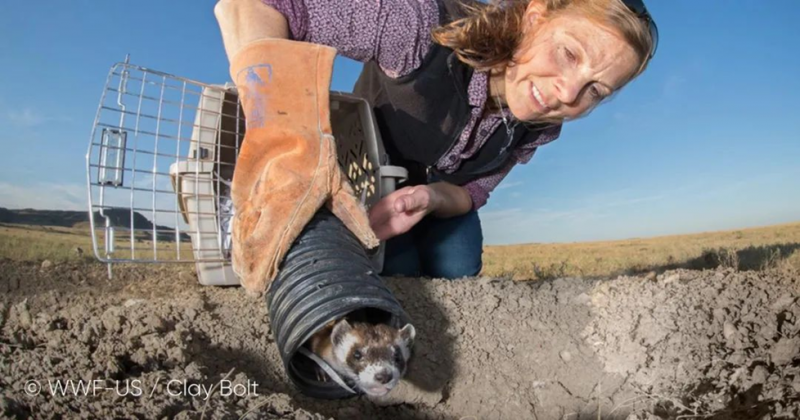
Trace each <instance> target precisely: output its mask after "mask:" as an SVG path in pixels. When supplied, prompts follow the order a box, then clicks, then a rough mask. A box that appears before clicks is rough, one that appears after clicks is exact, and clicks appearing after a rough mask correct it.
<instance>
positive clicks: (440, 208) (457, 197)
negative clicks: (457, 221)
mask: <svg viewBox="0 0 800 420" xmlns="http://www.w3.org/2000/svg"><path fill="white" fill-rule="evenodd" d="M428 187H430V189H431V190H432V191H433V196H434V197H435V198H434V203H433V206H432V211H431V213H432V214H433V215H434V216H436V217H441V218H448V217H455V216H460V215H462V214H465V213H467V212H469V211H470V210H472V197H471V196H470V194H469V191H467V189H466V188H464V187H460V186H458V185H454V184H451V183H449V182H444V181H439V182H434V183H431V184H428Z"/></svg>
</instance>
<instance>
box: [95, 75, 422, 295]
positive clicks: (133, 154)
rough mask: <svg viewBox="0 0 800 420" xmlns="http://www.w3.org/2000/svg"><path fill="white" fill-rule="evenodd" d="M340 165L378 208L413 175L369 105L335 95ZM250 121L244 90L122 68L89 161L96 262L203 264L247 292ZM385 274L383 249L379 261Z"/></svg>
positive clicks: (202, 270) (207, 281) (206, 277)
mask: <svg viewBox="0 0 800 420" xmlns="http://www.w3.org/2000/svg"><path fill="white" fill-rule="evenodd" d="M330 102H331V104H330V107H331V126H332V129H333V134H334V136H335V137H336V142H337V147H338V159H339V164H340V165H341V167H342V168H343V169H344V172H345V173H346V175H347V177H348V178H349V179H350V181H351V183H352V185H353V188H354V190H355V192H356V194H357V196H359V197H361V199H362V202H364V204H365V205H366V206H367V207H368V208H369V207H370V206H372V205H374V204H375V203H376V202H377V201H378V200H379V199H380V198H381V197H383V196H385V195H386V194H388V193H390V192H392V191H394V189H395V185H396V184H397V183H399V182H402V180H404V179H405V178H406V176H407V171H406V170H405V169H404V168H401V167H396V166H390V165H389V161H388V156H387V155H386V153H385V152H384V149H383V145H382V143H381V141H380V134H379V131H378V128H377V125H376V123H375V118H374V115H373V113H372V109H371V107H370V105H369V103H368V102H367V101H366V100H364V99H362V98H358V97H356V96H354V95H350V94H346V93H340V92H331V95H330ZM244 134H245V124H244V114H243V113H242V110H241V106H240V104H239V102H238V96H237V94H236V90H235V88H234V87H232V86H230V85H225V86H219V85H210V84H205V83H200V82H197V81H193V80H189V79H185V78H182V77H178V76H173V75H170V74H167V73H162V72H159V71H155V70H150V69H146V68H143V67H139V66H136V65H132V64H129V63H127V62H126V63H117V64H115V65H114V66H112V68H111V70H110V72H109V74H108V79H107V81H106V84H105V87H104V89H103V93H102V96H101V99H100V105H99V106H98V109H97V115H96V117H95V122H94V126H93V128H92V135H91V138H90V142H89V150H88V152H87V154H86V170H87V189H88V196H89V197H88V198H89V219H90V222H91V229H92V243H93V249H94V254H95V256H96V257H97V258H98V259H99V260H100V261H103V262H106V263H108V264H109V273H110V267H111V264H112V263H120V262H146V263H194V264H196V268H197V275H198V278H199V280H200V283H201V284H204V285H238V284H239V279H238V278H237V277H236V275H235V274H234V272H233V269H232V267H231V262H230V250H231V247H232V246H233V244H232V242H231V237H230V221H231V217H232V215H233V213H232V211H233V209H232V206H231V201H230V184H231V179H232V178H233V171H234V169H235V167H236V158H237V156H238V153H239V146H240V145H241V143H242V141H243V140H244ZM370 258H371V261H372V263H373V265H374V268H375V269H376V270H377V272H380V270H381V269H382V266H383V245H381V247H380V248H379V249H378V250H377V251H374V252H373V253H372V255H371V256H370Z"/></svg>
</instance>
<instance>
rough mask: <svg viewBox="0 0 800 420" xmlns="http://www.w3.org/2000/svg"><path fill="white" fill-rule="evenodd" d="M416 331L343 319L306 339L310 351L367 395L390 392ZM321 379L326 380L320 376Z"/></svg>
mask: <svg viewBox="0 0 800 420" xmlns="http://www.w3.org/2000/svg"><path fill="white" fill-rule="evenodd" d="M415 335H416V330H415V329H414V326H413V325H411V324H406V325H405V326H404V327H403V328H401V329H399V330H398V329H396V328H392V327H390V326H388V325H385V324H368V323H362V322H354V323H353V324H351V323H350V322H348V321H347V320H346V319H341V320H339V321H332V322H330V323H329V324H328V325H326V326H325V327H323V328H322V329H321V330H320V331H318V332H317V333H315V334H314V335H313V336H312V337H311V339H310V340H309V342H310V343H309V344H310V350H311V352H313V353H314V354H316V355H317V356H319V357H321V358H322V359H323V360H325V362H327V363H328V364H329V365H330V366H331V368H333V370H335V371H336V373H338V374H339V375H340V376H341V377H342V379H343V380H344V381H345V382H349V383H354V384H355V386H356V387H357V388H358V389H360V390H361V391H363V392H364V393H366V394H367V395H370V396H383V395H386V394H387V393H389V391H391V390H392V389H393V388H394V387H395V386H396V385H397V383H398V382H400V378H401V377H402V376H403V375H404V374H405V372H406V365H407V364H408V359H409V357H410V355H411V346H412V345H413V342H414V336H415ZM320 376H321V377H325V376H326V375H324V374H323V373H320Z"/></svg>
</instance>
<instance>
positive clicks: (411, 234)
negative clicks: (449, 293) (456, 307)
mask: <svg viewBox="0 0 800 420" xmlns="http://www.w3.org/2000/svg"><path fill="white" fill-rule="evenodd" d="M482 253H483V232H482V231H481V221H480V219H479V218H478V212H477V211H474V210H472V211H470V212H469V213H466V214H463V215H461V216H456V217H450V218H447V219H440V218H437V217H434V216H433V215H428V216H427V217H425V218H424V219H422V220H421V221H420V222H419V223H417V224H416V225H415V226H414V227H413V228H411V230H410V231H408V232H406V233H404V234H402V235H398V236H395V237H394V238H391V239H389V240H388V241H387V242H386V250H385V253H384V263H383V272H381V274H382V275H385V276H393V275H397V276H406V277H422V276H427V277H434V278H447V279H456V278H460V277H464V276H476V275H478V273H479V272H480V271H481V268H482V267H483V262H482V261H481V254H482Z"/></svg>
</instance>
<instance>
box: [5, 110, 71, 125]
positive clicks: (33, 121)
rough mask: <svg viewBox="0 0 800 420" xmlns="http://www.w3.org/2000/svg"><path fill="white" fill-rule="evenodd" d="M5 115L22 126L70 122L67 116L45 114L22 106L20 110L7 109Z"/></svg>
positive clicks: (13, 122)
mask: <svg viewBox="0 0 800 420" xmlns="http://www.w3.org/2000/svg"><path fill="white" fill-rule="evenodd" d="M6 117H7V118H8V120H9V121H11V123H12V124H15V125H18V126H23V127H35V126H38V125H42V124H45V123H51V122H70V121H72V119H71V118H69V117H64V116H45V115H43V114H42V113H41V112H38V111H36V110H34V109H31V108H24V109H23V110H22V111H9V112H8V113H7V114H6Z"/></svg>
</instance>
